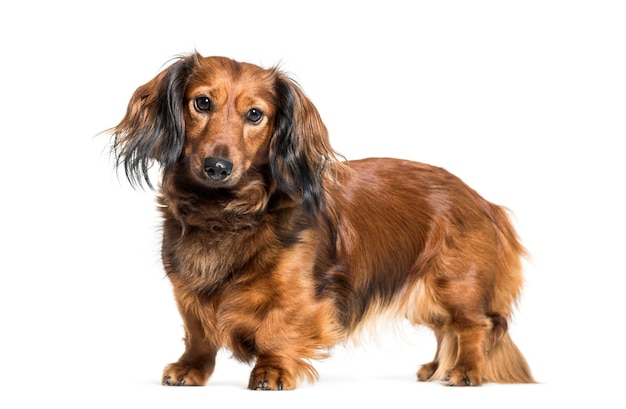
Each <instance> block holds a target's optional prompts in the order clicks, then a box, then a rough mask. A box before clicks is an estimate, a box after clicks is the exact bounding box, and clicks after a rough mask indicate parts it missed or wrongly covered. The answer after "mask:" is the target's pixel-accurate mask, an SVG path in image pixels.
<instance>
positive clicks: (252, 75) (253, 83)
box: [111, 53, 335, 211]
mask: <svg viewBox="0 0 626 409" xmlns="http://www.w3.org/2000/svg"><path fill="white" fill-rule="evenodd" d="M111 132H112V134H113V136H114V141H113V152H114V154H115V157H116V160H117V162H116V164H117V166H123V167H124V170H125V172H126V176H127V177H128V179H129V181H130V182H131V184H133V185H141V184H143V183H144V182H145V183H146V184H147V185H148V186H150V187H151V186H152V184H151V181H150V177H149V175H148V173H149V172H148V170H149V168H150V166H151V164H152V163H153V162H154V161H156V162H157V163H159V164H160V166H161V168H162V170H163V172H165V174H167V173H168V172H170V171H172V170H174V169H176V171H177V173H182V174H183V175H184V177H186V178H191V179H192V180H194V181H195V182H196V183H198V184H199V185H200V186H203V187H204V188H206V189H232V188H235V187H236V186H238V185H240V184H242V183H246V178H247V177H248V175H249V174H250V173H251V171H253V170H256V169H259V168H262V167H269V169H270V173H271V177H272V178H273V180H274V183H275V185H276V187H277V188H278V189H279V190H281V191H283V192H284V193H286V194H288V195H289V196H291V197H292V198H293V199H294V200H296V201H298V202H300V203H302V204H304V205H305V206H306V208H307V209H309V210H312V211H314V210H316V209H318V208H319V206H320V204H321V201H322V192H323V178H324V173H325V171H326V170H327V168H328V165H329V164H330V163H333V162H335V154H334V152H333V150H332V148H331V147H330V144H329V141H328V133H327V131H326V127H325V126H324V124H323V123H322V121H321V119H320V116H319V114H318V112H317V109H316V108H315V106H314V105H313V104H312V103H311V101H310V100H309V99H308V98H307V97H306V96H305V95H304V93H303V92H302V90H301V89H300V88H299V87H298V85H297V84H295V83H294V82H293V81H292V80H291V79H290V78H288V77H287V76H285V75H284V74H283V73H281V72H280V71H278V70H277V69H275V68H271V69H263V68H260V67H258V66H256V65H252V64H246V63H239V62H236V61H233V60H231V59H228V58H224V57H206V58H205V57H202V56H200V55H199V54H197V53H194V54H191V55H189V56H185V57H182V58H180V59H178V60H177V61H176V62H174V63H173V64H172V65H170V66H169V67H168V68H166V69H165V70H164V71H162V72H161V73H160V74H158V75H157V76H156V77H155V78H154V79H152V80H151V81H149V82H148V83H147V84H145V85H143V86H141V87H139V88H138V89H137V90H136V91H135V93H134V95H133V96H132V98H131V100H130V103H129V105H128V110H127V112H126V116H125V117H124V119H123V120H122V121H121V122H120V124H119V125H117V126H116V127H115V128H113V129H112V130H111Z"/></svg>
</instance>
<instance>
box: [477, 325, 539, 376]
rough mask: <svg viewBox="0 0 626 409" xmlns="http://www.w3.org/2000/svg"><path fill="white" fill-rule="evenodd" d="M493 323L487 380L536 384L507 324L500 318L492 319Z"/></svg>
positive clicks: (487, 357) (487, 355) (487, 363)
mask: <svg viewBox="0 0 626 409" xmlns="http://www.w3.org/2000/svg"><path fill="white" fill-rule="evenodd" d="M491 319H492V322H493V325H494V326H493V328H492V331H491V333H492V337H491V343H490V344H491V345H490V347H489V348H488V350H487V353H486V362H485V372H484V373H485V380H486V381H488V382H497V383H535V380H534V378H533V376H532V374H531V372H530V367H529V366H528V363H527V362H526V359H525V358H524V355H522V353H521V351H520V350H519V349H518V348H517V346H516V345H515V343H514V342H513V340H512V339H511V336H510V335H509V332H508V330H507V323H506V320H504V318H502V317H500V316H495V317H491Z"/></svg>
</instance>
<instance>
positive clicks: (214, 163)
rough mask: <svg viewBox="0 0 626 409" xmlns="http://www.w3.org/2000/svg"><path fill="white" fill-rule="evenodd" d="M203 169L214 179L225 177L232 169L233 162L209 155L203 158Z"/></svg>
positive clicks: (218, 179) (220, 179)
mask: <svg viewBox="0 0 626 409" xmlns="http://www.w3.org/2000/svg"><path fill="white" fill-rule="evenodd" d="M204 171H205V172H206V173H207V175H209V177H210V178H211V179H213V180H216V181H218V182H219V181H222V180H224V179H226V178H227V177H228V176H230V174H231V173H232V171H233V163H232V162H231V161H229V160H227V159H224V158H220V157H216V156H211V157H208V158H205V159H204Z"/></svg>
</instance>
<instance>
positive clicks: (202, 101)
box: [194, 97, 211, 111]
mask: <svg viewBox="0 0 626 409" xmlns="http://www.w3.org/2000/svg"><path fill="white" fill-rule="evenodd" d="M194 106H195V107H196V109H197V110H198V111H210V110H211V98H209V97H198V98H196V99H195V101H194Z"/></svg>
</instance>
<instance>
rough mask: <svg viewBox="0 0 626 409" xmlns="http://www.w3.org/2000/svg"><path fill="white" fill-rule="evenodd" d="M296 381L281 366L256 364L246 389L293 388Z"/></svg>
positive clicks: (279, 389)
mask: <svg viewBox="0 0 626 409" xmlns="http://www.w3.org/2000/svg"><path fill="white" fill-rule="evenodd" d="M295 387H296V382H295V381H294V379H293V378H292V377H291V376H289V375H288V374H286V373H285V372H284V371H283V370H282V369H281V368H277V367H273V366H265V365H264V366H256V367H255V368H254V369H253V370H252V373H251V374H250V382H249V383H248V389H252V390H257V391H259V390H260V391H282V390H288V389H295Z"/></svg>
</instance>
